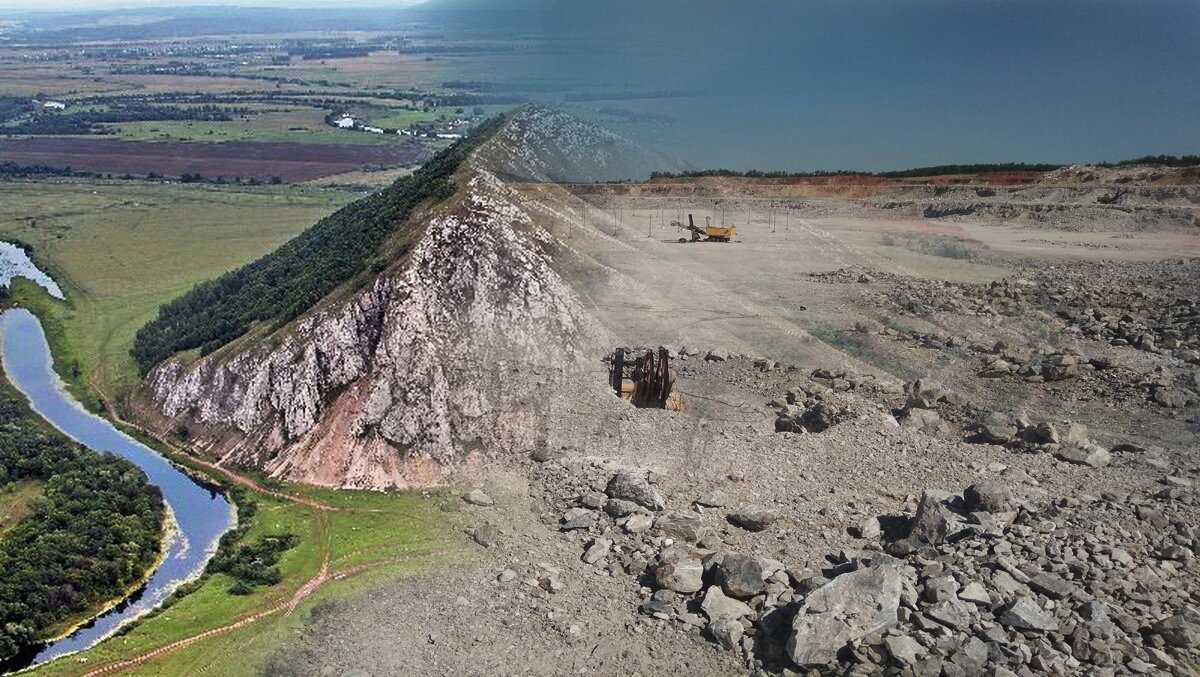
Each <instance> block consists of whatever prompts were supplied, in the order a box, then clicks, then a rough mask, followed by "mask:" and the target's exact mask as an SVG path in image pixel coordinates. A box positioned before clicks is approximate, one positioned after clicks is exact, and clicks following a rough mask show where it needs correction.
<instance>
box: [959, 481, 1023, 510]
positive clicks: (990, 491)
mask: <svg viewBox="0 0 1200 677" xmlns="http://www.w3.org/2000/svg"><path fill="white" fill-rule="evenodd" d="M1012 498H1013V497H1012V491H1010V490H1009V488H1008V487H1006V486H1004V485H1003V484H1000V483H999V482H977V483H975V484H972V485H971V486H969V487H967V489H966V491H964V492H963V503H964V504H965V505H966V508H967V510H968V511H969V512H1004V511H1006V510H1008V508H1009V505H1010V504H1011V502H1012Z"/></svg>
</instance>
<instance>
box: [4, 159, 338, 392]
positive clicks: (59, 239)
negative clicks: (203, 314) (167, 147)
mask: <svg viewBox="0 0 1200 677" xmlns="http://www.w3.org/2000/svg"><path fill="white" fill-rule="evenodd" d="M0 191H2V192H3V194H4V202H5V206H6V209H5V210H4V211H3V213H0V238H4V237H15V238H18V239H21V240H23V241H25V242H28V243H30V244H32V245H33V246H34V247H35V249H36V253H35V258H36V259H37V261H38V263H39V265H42V266H43V267H45V268H47V269H48V270H47V272H49V273H50V274H51V275H53V276H54V277H55V279H56V280H57V281H58V283H59V284H60V285H61V286H62V287H63V289H64V290H65V291H66V293H67V297H68V303H66V304H64V303H60V302H56V301H52V300H50V299H49V298H48V297H47V296H46V295H45V294H42V293H40V290H37V289H35V288H33V287H32V285H29V284H22V283H21V281H20V280H18V281H17V283H16V284H14V285H13V292H14V297H15V298H17V299H18V300H19V301H20V302H21V304H22V305H25V306H26V307H30V309H31V310H34V311H35V312H36V313H37V314H38V315H39V317H41V318H42V322H43V326H44V327H45V329H46V332H47V335H48V337H49V338H50V341H51V346H52V348H53V349H54V354H55V359H56V361H57V364H56V366H58V367H59V373H60V374H63V375H64V377H66V378H67V379H68V381H71V382H74V383H76V384H78V383H81V382H84V381H86V380H87V379H89V378H94V379H96V381H97V382H99V383H100V384H101V385H102V386H103V387H104V388H105V389H106V391H108V392H110V393H112V394H113V395H115V396H118V397H119V396H121V395H123V394H124V393H127V392H129V390H130V389H131V388H133V387H134V386H135V385H136V384H137V382H138V374H137V370H136V367H135V366H134V363H133V360H132V358H131V357H130V356H129V348H130V347H131V346H132V342H133V335H134V333H135V332H136V331H137V330H138V329H139V328H140V327H141V326H142V325H143V324H145V323H146V322H147V321H148V320H150V319H151V318H152V317H153V316H154V314H155V312H156V311H157V308H158V306H159V305H161V304H162V303H165V302H166V301H169V300H171V299H173V298H175V297H176V296H178V295H179V294H181V293H182V292H184V291H187V290H188V289H190V288H191V287H192V286H193V285H195V284H196V283H198V282H202V281H204V280H207V279H210V278H212V277H215V276H217V275H220V274H221V273H223V272H225V271H227V270H229V269H231V268H234V267H236V266H238V265H241V264H243V263H246V262H248V261H251V260H253V259H255V258H257V257H259V256H262V255H263V254H266V253H267V252H269V251H271V250H272V249H274V248H275V247H277V246H278V245H280V244H281V243H283V242H285V241H286V240H288V239H290V238H291V237H292V236H294V235H296V234H297V233H299V232H300V231H301V230H303V229H305V228H307V227H309V226H311V225H312V224H313V223H315V222H316V221H317V220H318V219H320V218H321V217H323V216H325V215H327V214H329V213H330V212H332V211H334V210H335V209H337V208H338V207H340V206H342V205H343V204H345V203H346V202H348V201H350V200H352V199H353V198H354V197H355V196H353V195H350V194H347V193H345V192H341V191H332V190H318V189H313V188H305V187H301V186H280V187H270V188H268V187H262V188H256V189H251V188H237V189H235V188H231V187H230V188H215V187H211V186H199V185H187V186H182V185H160V184H148V183H134V182H119V183H99V184H98V183H10V184H3V186H2V187H0ZM72 390H73V393H74V394H75V395H76V396H79V397H84V398H85V399H86V397H87V396H86V394H85V393H83V392H81V391H80V389H78V388H73V389H72ZM86 403H87V404H89V405H94V404H95V402H94V401H91V402H86Z"/></svg>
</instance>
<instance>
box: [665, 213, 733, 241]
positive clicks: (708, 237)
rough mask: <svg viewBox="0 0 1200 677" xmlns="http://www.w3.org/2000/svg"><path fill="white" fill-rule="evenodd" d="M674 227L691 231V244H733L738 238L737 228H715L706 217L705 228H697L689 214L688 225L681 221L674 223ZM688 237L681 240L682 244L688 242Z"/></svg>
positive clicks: (672, 223)
mask: <svg viewBox="0 0 1200 677" xmlns="http://www.w3.org/2000/svg"><path fill="white" fill-rule="evenodd" d="M671 225H672V226H675V227H676V228H680V229H683V230H687V231H690V232H691V234H692V239H691V240H690V241H691V242H732V241H733V238H734V237H736V236H737V227H736V226H720V227H718V226H714V225H712V224H711V223H710V220H709V218H708V217H707V216H706V217H704V227H703V228H701V227H700V226H697V225H696V223H695V221H694V220H693V219H692V215H691V214H688V220H687V225H684V224H683V223H682V222H679V221H672V222H671ZM688 241H689V240H688V239H687V238H686V237H681V238H679V242H680V243H685V242H688Z"/></svg>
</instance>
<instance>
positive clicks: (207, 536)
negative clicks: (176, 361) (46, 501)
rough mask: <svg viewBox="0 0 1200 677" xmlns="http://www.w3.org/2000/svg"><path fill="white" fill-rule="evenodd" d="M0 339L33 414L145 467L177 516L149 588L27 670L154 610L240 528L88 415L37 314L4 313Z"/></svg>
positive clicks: (213, 496) (206, 496) (202, 492)
mask: <svg viewBox="0 0 1200 677" xmlns="http://www.w3.org/2000/svg"><path fill="white" fill-rule="evenodd" d="M0 341H2V344H3V345H2V356H3V363H4V370H5V372H6V373H7V375H8V378H9V380H10V381H12V383H13V385H15V386H16V387H17V389H18V390H20V391H21V392H22V393H24V394H25V396H26V397H27V398H28V399H29V401H30V403H31V404H32V406H33V408H34V410H36V411H37V413H39V414H41V416H42V417H43V418H45V419H46V420H47V421H49V422H50V423H51V424H52V425H53V426H54V427H55V428H57V429H59V430H60V431H62V432H63V433H64V434H66V435H67V436H68V437H71V438H72V439H74V440H76V441H77V442H79V443H81V444H83V445H85V446H87V447H88V448H90V449H92V450H94V451H97V452H108V453H114V454H117V455H118V456H121V457H123V458H125V459H128V460H129V461H130V462H132V463H133V464H134V465H136V466H137V467H139V468H141V469H142V471H143V472H145V473H146V476H147V477H149V478H150V482H151V483H152V484H154V485H155V486H157V487H158V488H159V489H160V490H162V494H163V499H164V500H165V501H166V504H167V506H168V507H169V508H170V512H171V514H172V515H173V517H174V525H173V527H174V528H173V529H172V530H171V532H170V533H169V534H168V536H167V540H166V543H165V547H166V555H165V557H164V558H163V560H162V563H161V564H159V565H158V568H157V569H155V570H154V572H153V573H152V574H151V575H150V578H149V580H148V581H147V583H146V585H145V586H143V587H142V588H141V589H140V590H138V591H137V592H135V593H133V594H132V595H130V596H129V597H128V598H126V599H125V600H124V601H122V602H121V603H120V604H119V605H117V606H115V607H113V608H112V609H110V610H109V611H106V612H104V613H102V614H100V615H99V616H98V617H96V618H94V619H92V620H91V621H90V622H89V623H88V624H87V625H85V626H83V627H81V628H79V629H78V630H76V631H75V632H73V633H72V634H70V635H68V636H66V637H64V638H61V639H58V640H56V641H54V642H51V643H49V644H48V645H46V646H44V647H43V648H41V649H40V650H39V651H37V652H36V653H33V654H31V655H29V656H26V657H24V659H23V660H22V661H21V663H22V664H21V665H16V666H10V667H18V668H19V667H24V666H26V665H36V664H39V663H44V662H46V661H49V660H52V659H54V658H58V657H59V656H63V655H65V654H68V653H73V652H76V651H80V650H82V649H86V648H88V647H90V646H92V645H93V644H95V643H96V642H99V641H100V640H101V639H103V638H105V637H107V636H108V635H110V634H112V633H113V632H114V631H115V630H116V629H117V628H119V627H120V626H121V625H123V624H125V623H126V622H128V621H130V620H133V619H134V618H137V617H138V616H140V615H142V614H144V613H146V612H147V611H150V610H151V609H153V608H154V607H155V606H157V605H158V604H159V603H160V602H162V601H163V600H164V599H166V598H167V596H169V595H170V594H171V593H172V592H173V591H174V590H175V589H176V588H177V587H178V586H179V584H180V583H183V582H185V581H187V580H189V579H191V578H194V577H195V576H197V575H199V574H200V573H201V572H202V571H203V570H204V567H205V565H206V564H207V563H208V560H209V558H210V557H211V556H212V553H213V552H214V551H215V549H216V546H217V543H218V542H219V540H220V538H221V535H222V534H224V533H225V532H226V531H228V530H229V529H230V528H232V527H233V526H234V524H235V522H236V516H235V513H234V510H233V508H232V506H231V504H230V503H229V502H228V501H226V500H225V498H224V497H223V496H222V495H221V494H219V493H217V492H215V491H213V490H212V489H210V488H209V487H205V486H202V485H200V484H198V483H197V482H195V481H194V480H192V479H191V478H190V477H188V476H187V475H185V474H184V473H182V472H180V471H179V470H178V469H176V468H175V467H174V466H173V465H171V464H170V463H169V462H168V461H167V460H166V459H165V458H163V457H162V456H161V455H159V454H158V453H157V452H155V451H153V450H152V449H150V448H149V447H147V446H145V445H143V444H141V443H139V442H137V441H136V440H134V439H133V438H132V437H130V436H128V435H126V434H125V433H123V432H121V431H119V430H117V429H116V428H114V427H113V426H112V425H111V424H110V423H109V422H108V421H107V420H105V419H103V418H100V417H99V416H95V415H93V414H91V413H88V412H87V411H85V410H84V409H83V407H82V406H80V405H79V403H78V402H76V401H75V400H74V399H72V398H71V396H70V395H68V394H67V392H66V390H65V389H64V388H63V384H62V382H61V381H60V380H59V378H58V375H57V374H55V373H54V370H53V368H52V362H51V359H52V358H51V356H50V348H49V346H48V345H47V343H46V336H45V334H44V333H43V332H42V326H41V323H40V322H38V319H37V317H35V316H34V315H33V314H32V313H30V312H29V311H27V310H24V309H20V308H17V309H13V310H8V311H5V312H4V313H3V314H0Z"/></svg>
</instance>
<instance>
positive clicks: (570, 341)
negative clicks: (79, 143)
mask: <svg viewBox="0 0 1200 677" xmlns="http://www.w3.org/2000/svg"><path fill="white" fill-rule="evenodd" d="M545 115H547V113H546V112H545V111H539V110H527V111H523V112H521V113H518V114H517V115H516V116H515V117H514V119H513V120H512V121H511V122H510V123H509V126H508V127H507V128H506V130H503V131H502V133H500V134H498V135H497V136H496V137H495V138H493V139H492V141H490V142H488V143H487V144H485V145H484V146H483V147H482V148H481V149H480V151H479V154H478V156H477V157H475V158H474V159H473V160H472V161H471V162H470V163H469V166H468V167H467V168H466V169H465V170H463V172H462V174H463V176H462V179H461V181H462V183H461V184H460V185H461V189H460V191H459V193H458V194H457V195H456V196H455V197H454V198H452V199H451V200H450V201H449V202H448V203H447V204H443V205H440V206H438V207H437V208H436V209H434V210H432V213H431V214H430V215H428V216H427V217H425V220H424V223H423V224H422V225H421V227H422V228H423V233H422V235H421V238H420V240H419V242H418V244H417V246H416V247H415V248H414V249H413V251H412V252H411V254H410V255H409V258H408V260H407V262H406V263H405V264H404V265H402V266H397V267H395V268H394V269H389V270H388V271H385V272H384V273H381V274H380V275H379V276H378V277H377V278H376V279H375V280H374V282H373V284H371V285H370V286H368V287H366V288H363V289H361V290H359V291H357V292H356V293H353V294H352V295H349V297H348V298H346V299H345V300H343V301H340V302H336V303H327V304H324V305H323V306H321V307H319V310H316V311H313V312H311V313H310V314H308V315H306V316H304V317H302V318H301V319H299V320H298V321H296V322H295V323H293V324H292V325H291V326H289V327H285V328H284V329H283V330H281V331H279V332H276V334H275V335H273V336H272V337H271V339H269V340H266V341H261V342H259V343H257V344H255V345H254V346H253V347H251V348H249V349H246V350H244V352H240V353H236V354H232V355H231V354H230V353H231V352H234V351H232V350H226V351H221V352H219V353H215V354H213V355H209V356H207V357H205V358H202V359H200V360H198V361H196V362H193V363H186V362H184V361H181V360H178V359H175V360H170V361H167V362H166V363H164V364H162V365H160V366H159V367H158V368H156V369H155V370H154V371H153V372H151V373H150V375H149V376H148V378H147V389H148V392H149V397H150V400H151V401H152V402H153V404H154V406H155V408H156V409H157V410H158V411H159V412H160V413H161V414H163V415H164V416H165V417H167V418H168V419H169V420H171V421H183V422H185V423H187V424H189V428H192V427H194V428H195V432H194V439H193V443H194V444H195V445H196V446H198V447H201V448H207V450H208V451H210V452H212V453H216V454H219V455H221V456H222V457H223V458H224V460H225V461H226V462H232V463H238V464H246V465H251V466H255V467H262V468H264V469H265V470H267V471H268V472H270V473H271V474H272V475H273V476H276V477H281V478H287V479H290V480H298V481H303V482H309V483H314V484H321V485H332V486H352V487H360V488H376V489H379V488H386V487H390V486H404V485H411V484H421V483H429V482H433V481H437V480H438V478H439V477H441V476H442V475H443V474H444V473H445V472H447V471H448V470H452V469H454V468H459V467H463V466H464V465H469V464H471V463H473V462H476V461H477V460H479V459H480V458H482V457H484V456H486V455H488V454H496V453H505V452H506V451H509V450H512V449H514V448H518V447H523V448H528V445H530V444H532V443H533V440H532V439H530V438H529V436H530V435H531V433H530V431H531V430H533V429H534V428H535V426H530V425H525V424H524V423H523V418H524V417H526V416H528V415H529V413H528V407H529V406H531V405H530V404H528V403H534V405H533V406H536V401H537V397H538V395H539V393H538V392H536V391H535V388H536V385H532V384H531V381H530V379H527V378H521V379H516V378H511V377H510V374H511V373H512V371H513V370H514V369H526V370H527V369H528V368H529V367H530V366H532V365H543V366H544V365H553V366H559V367H563V366H567V367H569V366H571V365H573V364H577V363H578V361H579V360H580V357H581V355H582V354H583V353H584V352H586V351H588V349H589V348H592V347H594V346H596V345H599V344H598V340H599V338H600V337H601V336H602V334H603V329H602V328H600V327H599V325H597V324H596V323H595V322H594V321H593V320H592V319H591V318H590V317H589V315H588V314H587V312H586V311H585V310H584V308H583V306H582V304H581V303H580V300H579V298H578V297H577V296H576V294H575V292H574V291H572V289H571V288H570V287H569V286H568V284H567V283H566V282H564V280H563V279H562V277H560V275H559V273H558V272H557V271H556V269H555V261H554V259H553V257H552V256H551V254H552V252H553V251H554V250H555V249H556V248H557V247H559V246H560V243H558V242H557V241H556V240H555V238H554V237H553V236H552V235H551V234H550V233H549V232H547V231H546V230H543V229H542V228H540V227H539V226H537V225H536V224H535V223H534V221H533V219H532V218H531V217H530V214H529V213H528V211H527V209H526V207H525V206H524V205H523V204H522V199H521V198H520V196H519V195H518V194H517V193H516V192H514V191H513V190H512V189H510V188H509V187H508V186H506V185H505V183H504V182H503V181H501V180H500V179H499V178H497V176H496V174H495V173H493V171H492V168H493V167H495V166H497V165H502V169H503V171H504V172H505V174H506V175H510V176H511V175H524V177H525V178H538V177H540V176H544V175H545V171H546V168H547V167H548V166H550V165H551V164H553V163H556V162H557V160H556V159H554V158H546V157H544V156H542V155H540V154H538V153H537V152H530V151H529V150H528V147H524V146H522V147H521V148H516V147H514V145H513V144H514V143H518V142H520V140H521V139H522V138H523V137H525V136H526V135H527V133H528V130H529V129H530V128H531V127H539V128H540V129H539V134H554V133H556V130H555V129H546V128H545V127H546V125H550V126H551V127H554V126H555V124H556V123H555V120H558V123H557V125H558V127H560V128H559V129H557V132H561V131H563V129H562V128H561V127H562V125H564V124H566V120H568V119H567V118H561V117H558V116H554V117H552V118H550V119H549V121H547V120H543V119H542V116H545ZM576 124H577V123H576V122H574V121H572V122H571V123H570V125H571V131H572V134H574V133H575V132H574V130H575V127H574V125H576ZM514 151H515V152H514Z"/></svg>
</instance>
